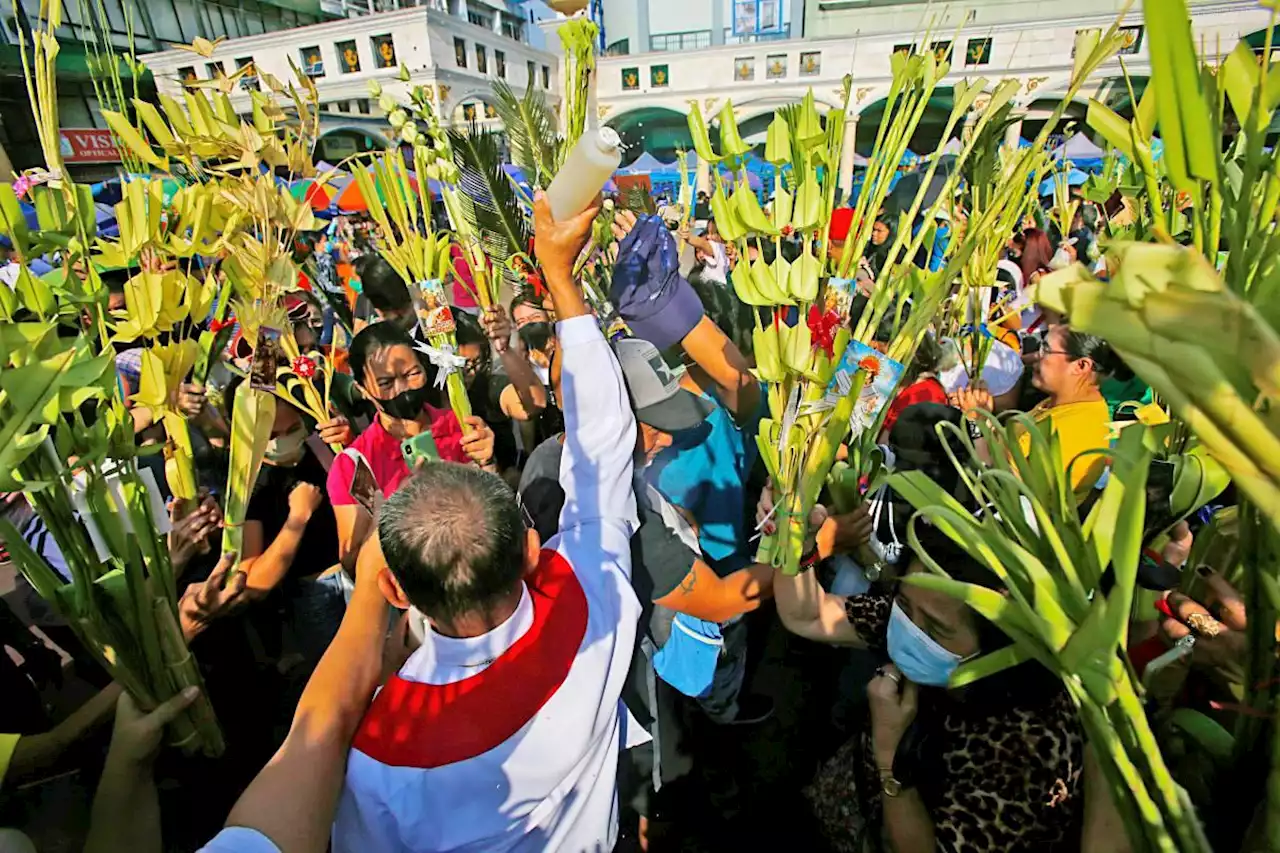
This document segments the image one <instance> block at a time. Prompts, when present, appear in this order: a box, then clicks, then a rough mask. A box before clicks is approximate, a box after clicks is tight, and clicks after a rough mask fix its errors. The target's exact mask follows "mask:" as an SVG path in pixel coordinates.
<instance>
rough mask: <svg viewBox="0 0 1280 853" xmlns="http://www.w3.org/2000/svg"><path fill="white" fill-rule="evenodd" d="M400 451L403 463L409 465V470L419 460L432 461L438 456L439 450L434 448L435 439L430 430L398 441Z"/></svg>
mask: <svg viewBox="0 0 1280 853" xmlns="http://www.w3.org/2000/svg"><path fill="white" fill-rule="evenodd" d="M400 453H401V455H402V456H404V464H406V465H408V466H409V470H413V468H414V466H416V465H417V464H418V462H419V460H424V459H425V460H428V461H433V462H434V461H436V460H438V459H439V458H440V451H439V449H437V448H436V440H435V438H434V437H433V436H432V435H431V430H427V431H426V432H423V433H420V434H418V435H415V436H414V437H413V438H406V439H405V440H404V441H403V442H401V443H400Z"/></svg>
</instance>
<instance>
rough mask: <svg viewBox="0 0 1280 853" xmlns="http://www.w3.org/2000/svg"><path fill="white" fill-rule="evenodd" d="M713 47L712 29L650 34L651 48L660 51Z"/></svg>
mask: <svg viewBox="0 0 1280 853" xmlns="http://www.w3.org/2000/svg"><path fill="white" fill-rule="evenodd" d="M704 47H711V30H693V31H691V32H687V33H664V34H662V35H657V36H649V49H650V50H655V51H659V52H664V51H668V52H669V51H677V50H700V49H702V48H704Z"/></svg>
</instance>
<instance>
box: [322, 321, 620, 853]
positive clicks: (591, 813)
mask: <svg viewBox="0 0 1280 853" xmlns="http://www.w3.org/2000/svg"><path fill="white" fill-rule="evenodd" d="M557 332H558V335H559V338H560V345H561V347H563V348H564V370H563V375H562V386H563V389H564V414H565V431H566V435H567V438H566V443H565V449H564V456H563V458H562V461H561V471H560V480H561V483H562V484H563V485H564V488H565V494H566V500H565V507H564V511H563V513H562V515H561V527H560V529H561V531H562V532H561V534H560V535H558V536H556V537H555V538H553V539H552V540H551V541H550V542H548V543H547V546H546V548H545V549H544V550H543V552H542V558H541V560H540V561H539V565H538V568H537V570H536V571H535V572H534V573H532V574H531V575H530V576H529V577H528V578H527V582H526V585H525V590H524V594H523V595H522V596H521V599H520V604H519V605H518V606H517V608H516V611H515V613H513V614H512V616H511V617H510V618H508V619H507V620H506V621H505V622H504V623H503V624H502V625H500V626H498V627H497V628H495V629H494V630H492V631H490V632H489V633H487V634H484V635H483V636H480V637H471V638H466V639H455V638H449V637H443V636H441V635H439V634H434V633H432V634H429V635H428V637H427V641H426V642H425V643H424V645H423V647H422V648H421V649H419V650H418V651H417V652H415V653H414V654H413V656H412V657H410V659H409V660H408V662H407V663H406V664H405V665H404V667H403V668H402V669H401V670H400V673H399V674H398V675H397V676H396V677H394V678H392V679H391V680H390V681H389V682H388V683H387V684H386V686H385V687H384V688H383V689H382V690H381V691H380V692H379V694H378V696H377V697H376V698H375V699H374V702H373V705H372V706H371V707H370V709H369V712H368V713H367V714H366V716H365V720H364V722H363V723H362V724H361V728H360V731H359V733H358V734H357V736H356V739H355V742H354V744H353V747H352V750H351V754H350V758H349V760H348V766H347V778H346V785H345V788H344V790H343V793H342V798H341V801H340V803H339V806H338V814H337V819H336V821H335V823H334V831H333V849H334V851H335V853H391V851H405V853H428V851H430V853H435V851H468V852H470V851H481V850H483V851H530V853H532V851H558V850H559V851H566V853H568V851H572V853H579V851H597V850H599V851H609V850H612V849H613V844H614V840H615V837H616V832H617V796H616V783H617V765H618V751H619V749H620V748H621V746H622V745H623V744H624V743H625V737H626V735H625V734H624V732H623V729H624V727H625V726H624V721H625V720H626V718H627V715H626V714H625V712H624V711H623V709H622V706H621V702H620V700H619V697H620V695H621V692H622V686H623V682H624V680H625V678H626V674H627V668H628V666H629V665H630V662H631V656H632V649H633V647H634V644H635V636H636V623H637V620H638V619H639V616H640V603H639V601H638V600H637V598H636V596H635V593H634V592H633V591H632V588H631V581H630V573H631V551H630V537H631V533H632V531H633V530H634V529H635V527H636V516H635V500H634V496H633V493H632V489H631V473H632V465H631V458H632V452H633V448H634V447H635V421H634V418H633V417H632V415H631V408H630V403H629V401H628V398H627V394H626V389H625V387H624V386H623V382H622V375H621V372H620V370H619V368H618V366H617V362H616V361H615V359H614V357H613V354H612V352H611V350H610V349H609V347H608V344H607V343H605V341H604V338H603V336H601V334H600V331H599V329H598V328H597V327H596V325H595V323H594V320H593V319H592V318H590V317H578V318H573V319H571V320H567V321H564V322H562V323H560V324H559V327H558V329H557ZM587 424H589V427H587V426H586V425H587ZM632 727H635V724H634V723H632ZM635 728H637V729H638V727H635ZM633 733H634V732H633Z"/></svg>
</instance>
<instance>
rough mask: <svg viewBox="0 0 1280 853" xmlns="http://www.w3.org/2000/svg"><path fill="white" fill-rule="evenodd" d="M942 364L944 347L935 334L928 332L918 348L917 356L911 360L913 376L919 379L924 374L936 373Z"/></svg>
mask: <svg viewBox="0 0 1280 853" xmlns="http://www.w3.org/2000/svg"><path fill="white" fill-rule="evenodd" d="M941 363H942V346H941V345H940V344H939V343H938V339H937V338H935V337H934V336H933V332H929V331H926V332H925V333H924V337H922V338H921V339H920V345H919V346H918V347H916V354H915V356H914V357H913V358H912V359H911V375H912V376H913V377H916V378H918V377H919V376H920V375H921V374H922V373H936V372H937V371H938V367H939V365H940V364H941Z"/></svg>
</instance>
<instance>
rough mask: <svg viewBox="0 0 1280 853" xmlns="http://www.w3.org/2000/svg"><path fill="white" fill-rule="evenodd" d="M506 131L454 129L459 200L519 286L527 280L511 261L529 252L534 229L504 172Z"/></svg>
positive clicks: (497, 262) (493, 257)
mask: <svg viewBox="0 0 1280 853" xmlns="http://www.w3.org/2000/svg"><path fill="white" fill-rule="evenodd" d="M500 138H501V136H500V134H498V133H496V132H493V131H483V132H482V131H480V130H479V129H478V128H476V127H474V126H472V127H471V129H470V130H468V131H459V130H451V131H449V143H450V145H451V146H452V147H453V160H454V164H455V165H456V166H457V167H458V189H459V190H460V192H459V193H458V195H459V201H460V202H461V204H460V206H461V208H462V215H463V217H464V218H465V219H466V220H467V224H468V225H469V226H470V228H471V230H472V232H473V233H475V234H477V235H478V236H479V238H480V245H481V247H482V248H483V249H484V253H485V255H486V256H488V258H489V261H490V262H491V263H492V264H493V266H494V267H495V268H499V269H501V270H502V275H503V278H505V279H507V280H508V282H510V283H511V284H512V285H513V286H519V284H520V282H521V280H520V277H519V276H518V275H517V274H516V272H515V270H514V269H512V265H511V264H508V261H509V260H510V259H511V258H512V257H513V256H514V255H520V254H526V253H527V252H528V247H529V241H530V240H531V239H532V237H533V235H532V232H530V230H529V221H528V219H527V218H526V217H525V215H524V213H523V208H522V206H521V204H520V199H519V196H517V195H516V191H515V188H514V187H513V186H512V184H511V181H510V180H509V179H508V178H507V173H506V172H504V171H503V170H502V155H501V153H500V150H499V147H498V145H499V140H500Z"/></svg>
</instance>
